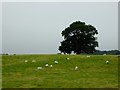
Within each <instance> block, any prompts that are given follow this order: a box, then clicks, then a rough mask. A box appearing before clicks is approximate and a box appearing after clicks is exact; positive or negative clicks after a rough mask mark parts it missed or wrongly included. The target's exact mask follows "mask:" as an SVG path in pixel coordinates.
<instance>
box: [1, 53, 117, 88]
mask: <svg viewBox="0 0 120 90" xmlns="http://www.w3.org/2000/svg"><path fill="white" fill-rule="evenodd" d="M67 58H69V59H67ZM25 60H27V62H25ZM32 60H35V62H32ZM55 60H56V61H58V63H57V64H56V63H54V61H55ZM107 60H108V61H109V64H106V61H107ZM46 63H47V64H48V65H52V68H51V67H49V66H47V67H46V66H45V65H46ZM76 66H77V67H78V68H77V70H75V67H76ZM37 67H42V69H41V70H39V69H37ZM2 87H3V88H118V56H116V55H105V56H103V55H89V56H87V55H55V54H53V55H52V54H51V55H42V54H40V55H3V56H2Z"/></svg>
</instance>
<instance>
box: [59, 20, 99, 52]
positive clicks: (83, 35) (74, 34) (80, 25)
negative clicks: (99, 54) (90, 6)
mask: <svg viewBox="0 0 120 90" xmlns="http://www.w3.org/2000/svg"><path fill="white" fill-rule="evenodd" d="M61 34H62V36H63V37H64V40H63V41H62V42H61V46H59V50H60V51H61V53H64V54H65V53H67V54H71V52H74V53H76V54H80V53H87V54H89V53H93V52H95V51H96V50H95V47H98V42H97V41H96V40H97V38H96V37H95V35H97V34H98V31H97V30H96V28H95V27H94V26H92V25H86V24H85V22H81V21H76V22H73V23H72V24H70V26H69V27H67V28H65V30H63V31H62V33H61Z"/></svg>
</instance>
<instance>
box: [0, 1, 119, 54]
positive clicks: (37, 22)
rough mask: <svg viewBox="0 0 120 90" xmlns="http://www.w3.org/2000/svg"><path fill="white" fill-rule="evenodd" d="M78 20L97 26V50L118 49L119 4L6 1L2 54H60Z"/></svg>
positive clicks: (3, 11) (3, 19) (3, 9)
mask: <svg viewBox="0 0 120 90" xmlns="http://www.w3.org/2000/svg"><path fill="white" fill-rule="evenodd" d="M75 21H82V22H86V24H91V25H93V26H95V27H96V29H97V30H98V33H99V34H98V40H97V41H98V43H99V47H98V48H97V49H99V50H113V49H118V3H117V2H4V3H2V52H3V53H17V54H22V53H23V54H24V53H28V54H29V53H40V54H53V53H58V52H59V51H58V47H59V45H60V42H61V41H62V40H63V38H62V35H61V32H62V31H63V30H64V29H65V28H66V27H68V26H69V25H70V24H71V23H72V22H75Z"/></svg>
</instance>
